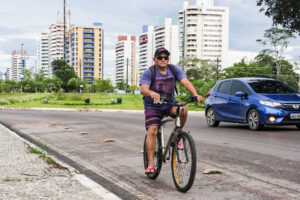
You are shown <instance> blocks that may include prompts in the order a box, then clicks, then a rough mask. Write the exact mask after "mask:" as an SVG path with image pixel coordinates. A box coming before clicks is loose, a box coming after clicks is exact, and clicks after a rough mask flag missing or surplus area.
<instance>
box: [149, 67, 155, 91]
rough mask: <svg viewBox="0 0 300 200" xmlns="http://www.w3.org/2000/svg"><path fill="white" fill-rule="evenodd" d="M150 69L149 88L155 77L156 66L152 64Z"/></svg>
mask: <svg viewBox="0 0 300 200" xmlns="http://www.w3.org/2000/svg"><path fill="white" fill-rule="evenodd" d="M150 71H151V83H150V88H151V87H152V86H153V84H154V81H155V77H156V68H155V67H154V65H152V66H151V67H150Z"/></svg>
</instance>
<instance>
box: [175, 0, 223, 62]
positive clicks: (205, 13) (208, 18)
mask: <svg viewBox="0 0 300 200" xmlns="http://www.w3.org/2000/svg"><path fill="white" fill-rule="evenodd" d="M178 17H179V23H180V29H179V36H180V37H179V45H180V59H182V58H199V59H201V60H211V61H214V62H216V61H217V60H218V63H219V66H222V63H223V61H224V60H225V58H226V56H227V52H228V31H229V8H228V7H219V6H214V0H197V1H196V5H191V4H190V2H187V1H185V2H184V3H183V9H182V10H179V16H178Z"/></svg>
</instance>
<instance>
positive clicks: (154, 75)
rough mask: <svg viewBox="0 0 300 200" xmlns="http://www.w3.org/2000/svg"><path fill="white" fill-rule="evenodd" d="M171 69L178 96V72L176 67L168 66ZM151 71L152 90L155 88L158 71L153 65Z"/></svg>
mask: <svg viewBox="0 0 300 200" xmlns="http://www.w3.org/2000/svg"><path fill="white" fill-rule="evenodd" d="M168 67H169V69H170V70H171V72H172V74H173V76H174V77H175V92H176V94H178V90H177V87H176V80H177V72H176V70H175V66H174V65H171V64H168ZM149 69H150V71H151V84H150V88H151V87H152V86H153V84H154V81H155V78H156V69H155V67H154V65H152V66H151V67H149Z"/></svg>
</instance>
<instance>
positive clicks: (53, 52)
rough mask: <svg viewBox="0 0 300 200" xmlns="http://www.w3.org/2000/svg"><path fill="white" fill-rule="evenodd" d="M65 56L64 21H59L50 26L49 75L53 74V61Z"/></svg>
mask: <svg viewBox="0 0 300 200" xmlns="http://www.w3.org/2000/svg"><path fill="white" fill-rule="evenodd" d="M61 58H64V23H63V22H57V23H56V24H52V25H51V26H50V27H49V66H50V67H49V72H48V74H49V76H53V72H52V66H51V63H52V62H53V61H54V60H59V59H61Z"/></svg>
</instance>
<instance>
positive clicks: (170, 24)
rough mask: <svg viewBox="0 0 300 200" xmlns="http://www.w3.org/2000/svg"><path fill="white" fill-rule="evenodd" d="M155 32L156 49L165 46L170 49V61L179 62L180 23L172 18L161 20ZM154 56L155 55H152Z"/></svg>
mask: <svg viewBox="0 0 300 200" xmlns="http://www.w3.org/2000/svg"><path fill="white" fill-rule="evenodd" d="M154 32H155V49H158V48H161V47H164V48H166V49H167V50H169V51H170V53H171V55H170V63H172V64H175V65H177V64H178V62H179V48H178V25H176V22H175V20H174V19H172V18H164V19H161V20H160V23H159V26H157V27H156V28H155V30H154ZM152 57H153V55H152Z"/></svg>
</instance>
